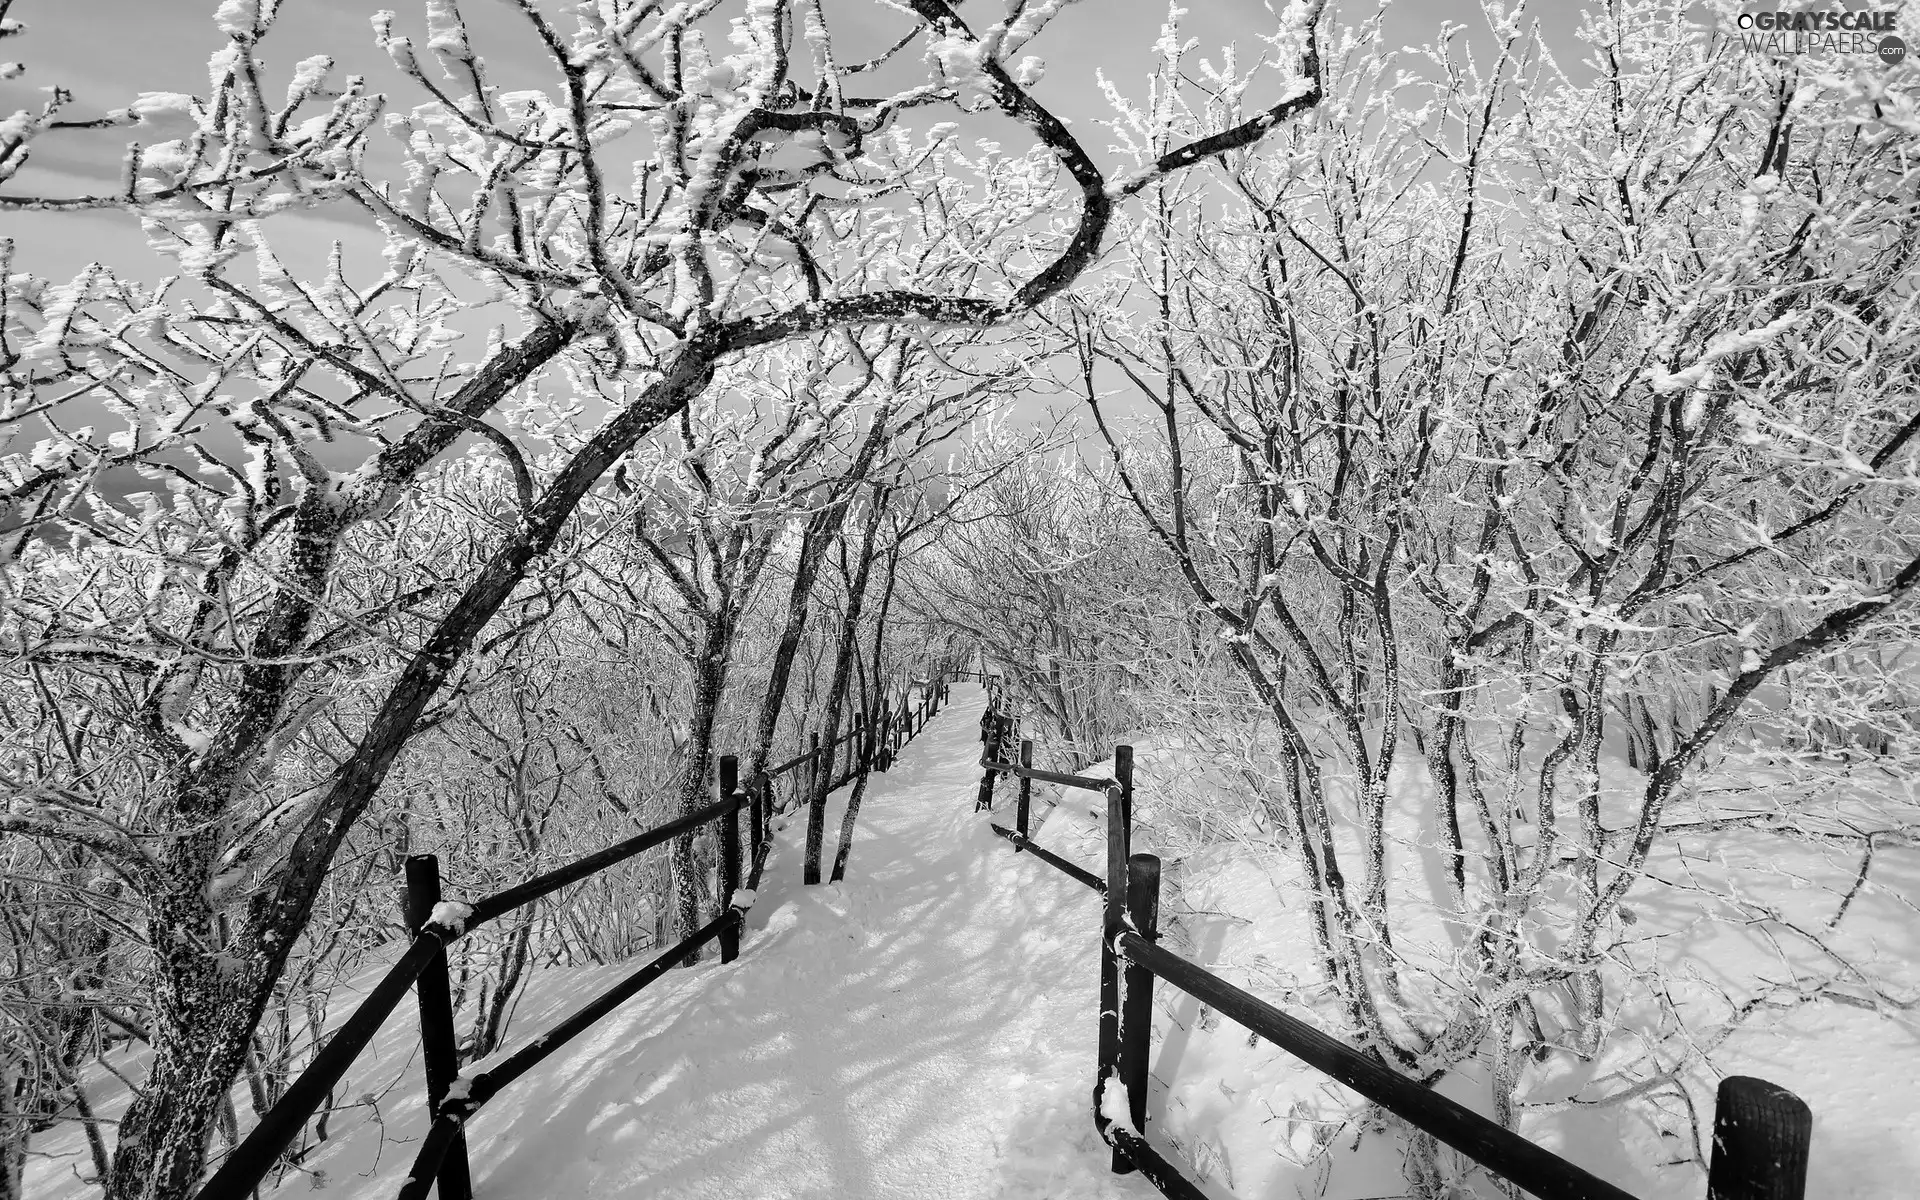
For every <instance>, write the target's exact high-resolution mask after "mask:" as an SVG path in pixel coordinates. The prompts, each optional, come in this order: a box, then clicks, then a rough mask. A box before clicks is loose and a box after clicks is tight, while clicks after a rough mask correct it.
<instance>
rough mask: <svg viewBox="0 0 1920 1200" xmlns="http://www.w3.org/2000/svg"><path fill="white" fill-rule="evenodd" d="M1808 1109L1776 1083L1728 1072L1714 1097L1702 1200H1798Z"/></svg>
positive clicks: (1808, 1136)
mask: <svg viewBox="0 0 1920 1200" xmlns="http://www.w3.org/2000/svg"><path fill="white" fill-rule="evenodd" d="M1812 1140H1813V1111H1812V1110H1811V1109H1809V1108H1808V1107H1807V1104H1806V1101H1804V1100H1802V1099H1800V1097H1798V1096H1796V1095H1794V1094H1793V1093H1792V1092H1790V1091H1788V1090H1787V1089H1785V1088H1783V1087H1781V1086H1780V1085H1779V1084H1776V1083H1768V1082H1767V1081H1766V1080H1764V1079H1755V1078H1753V1077H1752V1076H1749V1075H1729V1076H1727V1077H1726V1078H1725V1079H1722V1080H1721V1081H1720V1091H1719V1094H1718V1095H1717V1096H1716V1097H1715V1098H1714V1110H1713V1162H1712V1166H1711V1167H1710V1168H1709V1169H1708V1171H1707V1200H1803V1197H1804V1196H1805V1195H1806V1191H1807V1150H1808V1145H1809V1143H1810V1142H1811V1141H1812Z"/></svg>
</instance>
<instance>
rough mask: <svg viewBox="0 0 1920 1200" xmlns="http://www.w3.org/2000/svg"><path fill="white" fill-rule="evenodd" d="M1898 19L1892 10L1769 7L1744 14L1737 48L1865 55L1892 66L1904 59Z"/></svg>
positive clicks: (1755, 51) (1769, 52) (1777, 52)
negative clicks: (1858, 10) (1897, 29)
mask: <svg viewBox="0 0 1920 1200" xmlns="http://www.w3.org/2000/svg"><path fill="white" fill-rule="evenodd" d="M1897 16H1898V14H1897V13H1896V12H1895V11H1894V10H1892V9H1886V10H1884V11H1878V12H1856V11H1853V10H1850V9H1837V8H1827V9H1815V8H1800V9H1787V8H1769V9H1757V10H1753V11H1749V12H1743V13H1741V14H1740V16H1739V18H1738V19H1737V20H1736V22H1735V23H1736V24H1737V25H1738V26H1739V27H1740V32H1739V37H1740V44H1741V46H1742V47H1744V48H1745V49H1746V50H1747V51H1749V52H1750V53H1753V54H1766V55H1783V54H1818V55H1821V56H1823V57H1824V56H1827V55H1835V54H1865V55H1871V56H1872V57H1874V58H1876V59H1878V60H1880V62H1882V63H1884V64H1885V65H1887V66H1889V67H1891V66H1893V65H1894V64H1896V63H1898V62H1899V61H1900V60H1901V59H1903V58H1905V57H1906V56H1907V43H1906V41H1905V40H1904V39H1902V38H1901V36H1900V35H1899V34H1898V33H1897V32H1895V29H1896V27H1897V25H1898V21H1897V20H1896V18H1897Z"/></svg>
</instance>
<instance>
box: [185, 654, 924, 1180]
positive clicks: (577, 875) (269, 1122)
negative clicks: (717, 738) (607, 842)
mask: <svg viewBox="0 0 1920 1200" xmlns="http://www.w3.org/2000/svg"><path fill="white" fill-rule="evenodd" d="M915 686H916V687H917V688H918V691H919V698H918V700H917V701H914V700H912V699H911V698H910V697H911V692H910V691H903V693H902V695H901V698H900V703H899V705H898V707H897V708H895V709H889V710H888V711H886V712H884V713H882V714H881V716H880V717H879V719H877V720H875V721H873V722H872V723H871V729H869V723H868V722H867V721H866V720H865V719H864V718H860V719H856V721H855V724H854V727H853V728H852V729H850V730H848V731H847V733H846V734H845V736H843V737H840V738H836V739H835V740H834V742H833V743H832V744H831V745H830V746H829V747H826V748H823V747H822V746H821V745H820V738H819V735H818V734H815V735H814V736H813V738H812V742H811V744H810V745H809V747H808V749H807V751H806V752H805V753H803V754H801V755H799V756H797V757H795V758H792V759H789V760H787V761H786V762H784V763H781V764H780V765H779V766H777V767H774V768H772V769H771V770H769V771H767V772H765V773H764V774H763V775H762V776H761V777H760V778H758V779H753V780H748V781H747V784H746V786H745V787H742V786H741V782H740V779H739V765H738V760H737V759H736V758H735V757H734V756H733V755H725V756H723V757H722V758H721V759H720V763H719V776H720V777H719V781H718V784H719V786H718V791H719V799H718V800H717V801H716V802H715V803H713V804H710V805H708V806H706V807H705V808H702V809H700V810H699V811H697V812H693V813H689V814H687V815H686V816H683V817H681V818H679V819H678V820H674V821H669V822H667V823H666V824H664V825H661V826H658V827H657V828H654V829H649V830H647V831H646V832H644V833H639V834H635V835H634V836H633V837H630V838H627V839H626V840H625V841H621V842H616V843H614V844H613V845H611V846H607V847H606V848H604V849H601V850H598V851H595V852H594V853H592V854H589V855H587V856H585V857H584V858H580V859H576V860H575V861H573V862H571V863H568V864H567V865H566V866H563V867H559V868H557V869H555V870H552V871H548V872H546V873H545V874H543V875H537V876H535V877H534V878H532V879H529V880H526V881H525V882H523V883H519V884H516V885H514V886H513V887H510V888H507V889H506V890H504V891H500V892H496V893H494V894H493V895H491V896H487V897H484V898H482V899H479V900H475V901H473V902H472V903H471V904H457V903H449V902H446V901H444V900H443V899H442V897H441V895H440V870H439V862H438V860H437V859H436V858H435V857H434V856H433V855H430V854H422V855H414V856H412V857H410V858H408V859H407V863H406V880H407V907H406V920H407V927H408V929H409V930H411V931H412V933H413V940H412V941H411V942H410V943H409V944H408V946H407V949H406V951H405V952H404V953H402V954H401V956H400V958H399V960H398V961H397V962H395V963H394V965H393V966H392V967H390V968H389V969H388V970H387V973H386V974H385V975H384V976H382V977H381V979H380V981H379V983H377V984H375V985H374V988H373V990H372V992H370V993H369V994H368V995H367V998H366V999H365V1000H363V1001H361V1002H360V1005H359V1007H357V1008H355V1009H354V1011H353V1013H352V1015H350V1016H349V1017H348V1018H347V1020H346V1022H345V1023H344V1024H343V1025H341V1027H340V1028H339V1029H338V1030H336V1031H335V1032H334V1033H333V1034H331V1035H330V1036H329V1037H328V1038H327V1039H326V1042H325V1044H324V1045H322V1046H321V1047H320V1049H319V1051H318V1052H317V1053H316V1054H315V1055H314V1057H313V1061H312V1062H310V1063H309V1064H307V1068H306V1070H304V1071H302V1072H301V1073H300V1075H299V1076H298V1077H297V1078H296V1079H294V1081H293V1082H292V1083H291V1084H289V1085H288V1087H287V1090H286V1092H285V1093H283V1094H282V1095H281V1097H280V1099H279V1101H278V1102H277V1103H275V1104H274V1105H273V1106H272V1107H271V1108H269V1109H268V1110H267V1112H266V1113H265V1114H264V1115H262V1116H261V1118H260V1122H259V1124H257V1125H255V1126H254V1127H253V1129H252V1130H251V1131H250V1132H249V1133H248V1134H247V1136H246V1138H245V1139H244V1140H242V1141H241V1142H240V1144H239V1145H238V1146H235V1147H234V1149H233V1151H232V1152H231V1153H230V1154H228V1155H227V1156H226V1158H225V1159H224V1160H222V1161H221V1163H220V1165H219V1167H218V1169H217V1170H215V1171H214V1173H213V1175H212V1176H211V1177H209V1178H208V1179H207V1181H206V1182H205V1183H204V1184H202V1185H201V1187H200V1190H199V1191H198V1192H196V1193H195V1200H242V1198H243V1197H245V1196H248V1195H249V1194H250V1193H252V1192H253V1191H254V1189H256V1188H257V1187H259V1186H260V1184H261V1183H262V1182H263V1181H264V1180H265V1179H266V1178H267V1175H268V1174H269V1173H270V1172H271V1171H272V1169H273V1166H274V1164H275V1163H276V1162H278V1161H279V1159H280V1157H281V1155H283V1154H284V1153H286V1149H287V1147H288V1146H290V1145H291V1144H292V1143H293V1140H294V1138H295V1137H297V1136H298V1135H299V1132H300V1129H301V1127H302V1126H303V1125H304V1124H305V1123H306V1122H307V1121H308V1120H309V1119H310V1118H311V1117H312V1116H313V1114H314V1112H315V1111H316V1110H318V1108H319V1107H320V1105H321V1104H322V1103H323V1102H324V1101H325V1099H326V1097H327V1095H328V1094H329V1093H330V1092H332V1091H333V1089H334V1087H335V1086H336V1085H337V1084H338V1083H339V1082H340V1080H341V1078H342V1077H343V1076H344V1075H345V1074H346V1072H347V1068H348V1067H349V1066H351V1065H352V1064H353V1061H354V1060H355V1059H356V1058H358V1057H359V1055H360V1052H361V1051H363V1050H364V1049H366V1047H367V1044H368V1043H369V1042H370V1041H372V1039H373V1036H374V1034H375V1033H377V1032H379V1030H380V1027H381V1026H382V1024H383V1023H384V1022H385V1021H386V1019H387V1017H388V1016H389V1015H390V1014H391V1013H392V1012H393V1010H394V1009H395V1008H397V1007H398V1006H399V1004H400V1002H401V1000H402V999H404V998H405V996H406V994H407V992H408V990H409V989H412V990H413V991H414V992H415V993H416V997H417V1002H418V1009H419V1015H420V1042H421V1052H422V1053H421V1057H422V1066H423V1069H424V1071H425V1074H426V1084H427V1087H426V1092H427V1110H428V1113H429V1115H430V1118H431V1122H432V1123H431V1124H430V1125H429V1127H428V1131H427V1136H426V1138H425V1139H424V1140H423V1141H422V1142H421V1144H420V1149H419V1151H418V1152H417V1153H416V1155H415V1157H414V1162H413V1169H412V1170H411V1171H410V1172H409V1173H408V1176H407V1178H406V1180H405V1182H404V1183H403V1184H402V1186H401V1188H400V1192H399V1194H400V1196H402V1197H406V1198H417V1197H424V1196H425V1195H426V1194H427V1192H428V1190H429V1189H430V1188H431V1187H432V1186H433V1185H434V1184H435V1183H436V1182H438V1184H439V1187H440V1196H441V1198H442V1200H471V1198H472V1195H473V1185H472V1179H471V1174H470V1171H469V1168H468V1162H467V1153H466V1142H465V1126H466V1122H467V1120H468V1119H469V1118H470V1117H472V1116H473V1114H474V1113H476V1112H478V1111H479V1110H480V1108H481V1107H482V1106H483V1105H485V1104H486V1103H487V1101H489V1100H491V1099H492V1098H493V1097H494V1096H495V1095H497V1094H498V1093H499V1092H500V1090H501V1089H502V1088H504V1087H506V1086H507V1085H508V1084H510V1083H512V1082H513V1081H514V1080H516V1079H518V1078H519V1077H520V1076H522V1075H524V1074H526V1072H527V1071H528V1070H529V1069H531V1068H532V1067H533V1066H534V1065H536V1064H537V1063H539V1062H540V1061H541V1060H542V1059H544V1058H546V1057H547V1056H548V1055H550V1054H552V1053H553V1052H554V1051H556V1050H558V1049H559V1048H560V1047H562V1046H564V1045H566V1044H567V1042H569V1041H570V1040H572V1039H573V1038H575V1037H577V1036H578V1035H579V1034H581V1033H582V1032H584V1031H585V1030H586V1029H587V1028H588V1027H590V1026H591V1025H593V1024H594V1022H596V1021H598V1020H600V1019H601V1018H602V1017H604V1016H606V1015H607V1014H608V1013H611V1012H612V1011H613V1010H614V1009H616V1008H618V1007H619V1006H620V1005H621V1004H623V1003H625V1002H626V1001H627V1000H629V999H631V998H632V997H633V996H635V995H637V994H638V993H639V992H640V991H641V990H642V989H643V988H645V987H646V986H647V985H648V984H650V983H653V982H654V981H655V980H657V979H659V978H660V977H661V976H662V975H665V974H666V973H667V972H668V971H669V970H671V969H672V968H673V967H675V966H677V965H680V964H682V963H684V962H686V961H687V960H688V958H689V956H691V955H692V954H694V953H695V952H696V951H698V950H699V949H700V948H701V947H702V946H705V945H706V944H707V943H709V942H712V941H716V940H717V941H718V942H719V943H720V961H722V962H732V961H733V960H734V959H735V958H736V957H737V956H738V955H739V953H740V932H741V930H742V928H743V927H744V925H745V920H746V912H747V909H748V908H749V907H750V906H751V904H752V895H753V892H754V890H755V889H756V888H758V886H759V883H760V876H761V872H762V871H763V870H764V869H765V866H766V860H767V854H768V852H769V851H770V849H771V847H772V836H771V833H772V817H773V812H774V809H775V807H776V804H777V802H778V800H779V794H778V792H779V787H780V786H781V784H782V782H783V781H785V782H786V783H787V785H788V786H789V788H790V790H791V794H792V797H793V798H794V799H795V800H797V799H799V798H801V797H805V798H808V799H809V800H810V802H811V804H812V807H813V808H814V809H815V810H816V811H818V810H823V809H824V800H825V794H826V792H828V791H831V790H832V789H834V788H837V787H839V786H841V785H842V784H844V783H846V782H848V781H850V780H852V779H854V778H855V777H856V776H858V775H859V774H861V773H862V772H866V771H873V770H879V771H885V770H886V769H887V768H888V767H890V766H891V765H892V763H893V760H894V757H895V756H896V755H897V754H898V752H899V750H900V748H901V747H902V746H904V745H905V744H906V743H907V742H908V741H910V740H911V739H912V738H913V736H914V735H915V734H917V733H919V732H920V731H921V730H922V729H924V728H926V724H927V721H928V720H930V719H931V718H932V717H933V715H934V714H935V713H936V712H938V711H939V709H940V707H941V705H942V704H943V703H944V702H945V699H946V696H947V686H948V685H947V677H946V676H945V675H940V676H937V677H935V678H933V679H930V680H926V681H915ZM844 742H852V743H853V749H852V751H851V752H850V753H848V754H847V755H846V772H845V774H844V775H841V776H840V777H839V778H837V779H835V780H832V781H828V782H827V786H826V787H824V788H822V787H821V786H820V784H821V783H822V782H823V780H822V778H821V771H822V764H824V763H826V762H828V761H829V755H828V753H827V751H828V750H831V749H833V748H834V747H837V746H838V745H839V744H841V743H844ZM742 810H745V811H746V812H747V814H748V819H747V829H748V845H747V847H746V848H745V849H746V854H745V856H744V861H743V855H742V846H741V842H740V813H741V811H742ZM708 824H716V825H717V826H718V833H719V836H720V889H719V890H720V894H721V896H722V909H723V911H722V912H721V913H720V915H719V916H717V917H715V918H714V919H713V920H711V921H709V922H707V923H706V924H705V925H703V926H701V927H700V928H699V929H697V930H695V931H694V932H693V933H692V934H690V935H689V936H687V937H686V938H684V939H682V940H681V941H680V942H679V943H678V944H677V945H675V946H673V947H672V948H671V949H669V950H667V951H666V952H665V953H662V954H660V955H658V956H657V957H655V958H654V959H653V960H652V961H650V962H648V963H647V964H646V965H645V966H643V967H641V968H640V969H639V970H637V971H635V972H633V973H632V974H631V975H628V976H627V977H626V978H625V979H623V980H621V981H620V982H619V983H617V984H615V985H614V986H613V987H611V988H609V989H607V990H606V991H605V992H602V993H601V994H600V995H598V996H596V997H595V998H594V999H592V1000H591V1001H589V1002H588V1003H587V1004H585V1005H583V1006H582V1007H581V1008H579V1009H578V1010H576V1011H574V1012H573V1013H571V1014H569V1015H568V1016H567V1017H566V1018H564V1019H563V1020H561V1021H560V1022H559V1023H558V1024H557V1025H555V1026H553V1027H552V1028H551V1029H548V1030H547V1031H546V1032H544V1033H542V1034H540V1035H539V1036H537V1037H534V1038H531V1039H529V1040H528V1041H527V1043H526V1044H525V1045H524V1046H522V1047H521V1048H520V1049H519V1050H517V1051H515V1052H514V1053H512V1054H509V1055H508V1056H507V1057H506V1058H504V1059H502V1060H501V1061H499V1062H497V1063H495V1064H494V1065H493V1066H491V1067H489V1068H487V1070H485V1071H483V1072H481V1073H479V1074H477V1075H475V1076H472V1077H471V1078H464V1079H463V1078H461V1077H460V1075H459V1059H458V1052H457V1050H456V1048H455V1047H456V1042H455V1037H454V1014H453V1002H452V995H451V992H450V990H449V984H448V978H447V959H446V948H447V947H448V946H449V945H451V944H453V943H454V942H456V941H458V940H459V939H460V938H462V937H465V936H466V935H467V934H469V933H472V932H473V931H474V930H475V929H478V928H479V927H480V926H482V925H484V924H486V923H487V922H488V921H492V920H494V919H496V918H498V917H500V916H503V915H505V914H506V913H509V912H512V911H514V910H515V909H519V908H523V907H525V906H526V905H529V904H532V903H533V902H534V901H536V900H539V899H540V898H541V897H543V896H547V895H549V894H551V893H553V892H556V891H558V890H559V889H561V888H563V887H566V886H568V885H569V884H573V883H578V882H580V881H581V880H583V879H586V878H588V877H589V876H592V875H595V874H597V873H599V872H601V871H604V870H606V869H607V868H609V867H612V866H615V865H617V864H619V863H622V862H625V861H627V860H628V859H630V858H632V857H633V856H635V855H637V854H640V853H643V852H644V851H647V850H650V849H652V848H654V847H656V846H660V845H662V844H664V843H666V842H668V841H671V840H672V839H673V838H675V837H678V836H680V835H682V834H690V833H694V832H696V831H698V830H699V829H701V828H702V827H704V826H706V825H708ZM851 836H852V825H851V824H850V823H849V824H848V825H846V826H844V827H843V829H842V842H841V848H840V855H839V861H841V862H844V861H845V858H846V852H847V848H848V846H847V842H848V839H850V838H851ZM810 863H811V866H812V867H813V870H812V872H811V875H812V878H810V879H808V880H807V882H809V883H815V882H818V877H819V871H818V853H817V847H816V848H815V852H814V853H813V855H812V857H811V859H810ZM743 867H744V868H745V879H744V884H745V886H744V888H743V887H742V882H743V880H742V869H743Z"/></svg>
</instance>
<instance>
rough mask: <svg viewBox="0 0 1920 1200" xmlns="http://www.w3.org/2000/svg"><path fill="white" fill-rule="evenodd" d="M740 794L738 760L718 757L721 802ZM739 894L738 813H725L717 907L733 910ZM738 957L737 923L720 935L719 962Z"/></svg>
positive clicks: (722, 829) (729, 757) (738, 932)
mask: <svg viewBox="0 0 1920 1200" xmlns="http://www.w3.org/2000/svg"><path fill="white" fill-rule="evenodd" d="M739 792H740V760H739V758H737V757H736V756H734V755H732V754H722V755H721V756H720V799H721V801H722V802H725V801H728V800H733V799H736V798H737V797H738V796H739ZM739 890H740V809H739V808H738V807H735V808H731V809H728V810H727V812H726V813H725V815H723V816H722V817H721V818H720V907H721V909H722V910H725V909H727V908H730V907H732V905H733V897H734V893H735V892H738V891H739ZM739 957H740V922H739V921H738V920H736V921H734V922H733V923H732V924H730V925H728V926H727V927H726V928H725V929H723V930H721V931H720V961H721V962H723V963H730V962H732V961H733V960H734V959H736V958H739Z"/></svg>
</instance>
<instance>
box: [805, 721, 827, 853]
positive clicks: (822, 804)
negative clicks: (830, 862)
mask: <svg viewBox="0 0 1920 1200" xmlns="http://www.w3.org/2000/svg"><path fill="white" fill-rule="evenodd" d="M812 747H813V748H812V749H811V750H809V751H808V752H807V754H808V757H807V855H806V863H805V865H804V866H803V867H802V868H801V871H800V882H801V883H803V884H814V883H819V882H820V844H821V842H822V841H823V840H825V838H826V836H827V794H826V792H825V791H824V790H823V789H822V788H821V787H820V735H819V734H817V733H816V734H814V735H813V743H812Z"/></svg>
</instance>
